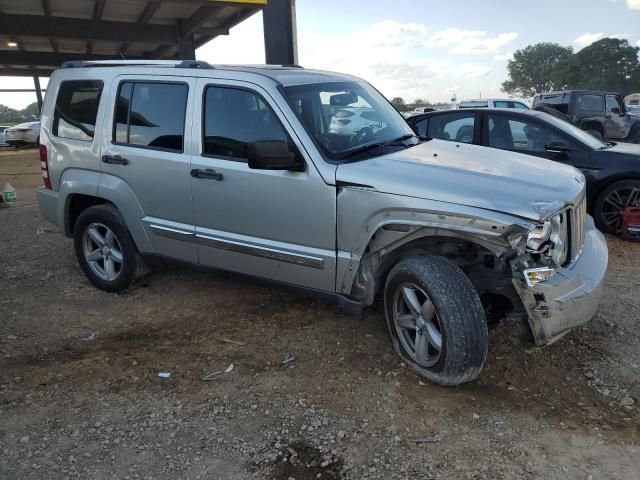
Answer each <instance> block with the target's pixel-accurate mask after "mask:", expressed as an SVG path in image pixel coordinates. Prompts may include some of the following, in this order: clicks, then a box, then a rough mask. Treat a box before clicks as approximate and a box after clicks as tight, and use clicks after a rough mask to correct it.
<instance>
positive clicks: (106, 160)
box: [102, 155, 129, 165]
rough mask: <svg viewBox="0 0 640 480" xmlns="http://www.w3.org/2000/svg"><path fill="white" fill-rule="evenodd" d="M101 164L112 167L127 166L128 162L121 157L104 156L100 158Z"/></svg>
mask: <svg viewBox="0 0 640 480" xmlns="http://www.w3.org/2000/svg"><path fill="white" fill-rule="evenodd" d="M102 163H110V164H112V165H129V160H127V159H126V158H123V157H121V156H120V155H115V156H111V155H104V156H103V157H102Z"/></svg>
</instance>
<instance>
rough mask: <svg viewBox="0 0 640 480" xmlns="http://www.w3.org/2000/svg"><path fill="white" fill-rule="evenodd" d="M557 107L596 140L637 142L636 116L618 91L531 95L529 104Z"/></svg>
mask: <svg viewBox="0 0 640 480" xmlns="http://www.w3.org/2000/svg"><path fill="white" fill-rule="evenodd" d="M540 107H547V108H553V109H555V110H558V111H559V112H560V113H562V114H563V115H565V117H566V120H567V121H569V122H571V123H573V124H574V125H576V126H577V127H580V128H581V129H582V130H585V131H586V132H589V133H590V134H591V135H593V136H594V137H596V138H597V139H599V140H603V139H609V140H618V141H621V142H630V143H640V119H639V118H637V117H636V116H634V115H629V113H628V111H627V107H626V106H625V104H624V100H623V98H622V95H620V94H619V93H614V92H600V91H592V90H566V91H559V92H547V93H541V94H538V95H536V96H535V97H534V98H533V108H536V109H538V108H540Z"/></svg>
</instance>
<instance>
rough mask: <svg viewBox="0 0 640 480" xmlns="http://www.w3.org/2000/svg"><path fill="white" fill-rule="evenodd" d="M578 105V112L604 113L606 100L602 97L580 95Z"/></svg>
mask: <svg viewBox="0 0 640 480" xmlns="http://www.w3.org/2000/svg"><path fill="white" fill-rule="evenodd" d="M577 105H578V110H580V111H581V112H602V111H603V110H604V98H603V96H602V95H593V94H582V95H578V99H577Z"/></svg>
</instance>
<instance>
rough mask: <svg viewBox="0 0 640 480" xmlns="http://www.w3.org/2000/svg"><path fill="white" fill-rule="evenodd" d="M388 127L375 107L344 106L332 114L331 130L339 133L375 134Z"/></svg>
mask: <svg viewBox="0 0 640 480" xmlns="http://www.w3.org/2000/svg"><path fill="white" fill-rule="evenodd" d="M385 127H386V124H385V123H384V122H383V121H382V117H381V116H380V114H379V113H378V112H376V110H374V109H373V108H364V107H363V108H343V109H340V110H338V111H337V112H336V113H335V115H333V116H332V118H331V122H330V123H329V132H330V133H335V134H338V135H356V134H360V135H366V134H368V133H370V134H374V133H375V132H377V131H378V130H380V129H383V128H385Z"/></svg>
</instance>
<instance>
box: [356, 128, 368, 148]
mask: <svg viewBox="0 0 640 480" xmlns="http://www.w3.org/2000/svg"><path fill="white" fill-rule="evenodd" d="M371 137H373V130H372V129H371V127H364V128H363V129H362V130H358V131H357V132H356V134H355V135H354V136H353V138H352V139H351V146H353V147H355V146H357V145H360V144H362V143H366V142H367V141H368V140H369V139H370V138H371Z"/></svg>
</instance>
